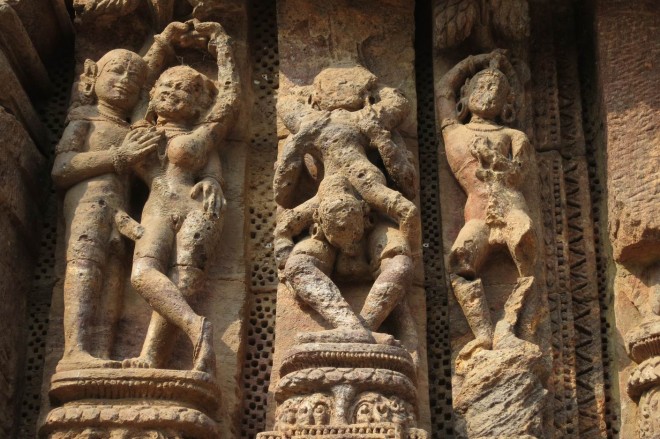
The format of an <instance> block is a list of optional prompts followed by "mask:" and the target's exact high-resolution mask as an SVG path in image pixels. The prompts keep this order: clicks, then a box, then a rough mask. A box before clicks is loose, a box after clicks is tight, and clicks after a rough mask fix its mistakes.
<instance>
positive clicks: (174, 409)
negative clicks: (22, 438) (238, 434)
mask: <svg viewBox="0 0 660 439" xmlns="http://www.w3.org/2000/svg"><path fill="white" fill-rule="evenodd" d="M115 430H120V431H122V432H123V433H126V434H127V435H126V436H122V437H159V438H166V439H182V438H186V439H188V438H190V439H215V438H218V437H220V432H219V430H218V427H217V424H216V422H215V421H213V420H212V419H211V418H209V417H208V416H206V415H205V414H203V413H201V412H199V411H197V410H195V409H191V408H189V407H182V406H178V405H172V404H169V405H166V404H155V405H154V404H132V403H126V404H121V403H117V404H104V403H102V402H98V401H90V402H80V403H71V404H66V405H65V406H63V407H58V408H56V409H54V410H52V411H51V412H50V413H49V414H48V417H47V418H46V421H45V423H44V424H43V425H42V427H41V429H40V431H39V436H40V437H42V438H50V439H64V438H78V437H81V438H82V437H95V438H100V439H105V438H110V437H117V436H114V435H113V433H112V432H113V431H115ZM153 432H157V433H158V434H159V435H158V436H147V434H149V433H153Z"/></svg>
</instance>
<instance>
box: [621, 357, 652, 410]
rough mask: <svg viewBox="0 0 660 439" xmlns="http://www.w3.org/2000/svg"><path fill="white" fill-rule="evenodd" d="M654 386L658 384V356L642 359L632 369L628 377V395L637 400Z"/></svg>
mask: <svg viewBox="0 0 660 439" xmlns="http://www.w3.org/2000/svg"><path fill="white" fill-rule="evenodd" d="M656 386H660V356H656V357H651V358H649V359H648V360H646V361H643V362H642V363H641V364H639V365H638V366H637V367H636V368H635V369H634V370H633V372H632V373H631V374H630V378H629V379H628V388H627V390H628V395H629V396H630V397H631V398H632V399H633V400H637V399H639V398H640V397H641V396H642V394H643V393H644V392H645V391H647V390H649V389H652V388H653V387H656Z"/></svg>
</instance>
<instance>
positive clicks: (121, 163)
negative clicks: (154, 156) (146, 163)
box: [113, 127, 162, 172]
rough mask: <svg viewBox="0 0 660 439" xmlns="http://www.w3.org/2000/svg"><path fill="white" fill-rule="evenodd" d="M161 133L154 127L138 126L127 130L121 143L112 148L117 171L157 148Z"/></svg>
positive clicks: (122, 169)
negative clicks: (129, 130)
mask: <svg viewBox="0 0 660 439" xmlns="http://www.w3.org/2000/svg"><path fill="white" fill-rule="evenodd" d="M161 136H162V133H160V132H158V131H156V128H155V127H151V128H139V129H136V130H133V131H131V132H129V133H128V134H127V135H126V137H125V138H124V141H123V142H122V144H121V145H120V146H119V147H117V148H115V149H114V158H113V160H114V164H115V168H116V170H117V172H122V171H124V170H125V169H124V168H126V167H129V166H131V165H133V164H135V163H137V162H139V161H141V160H142V159H144V158H145V157H146V156H147V155H149V154H150V153H151V152H153V151H155V150H156V148H158V143H159V142H160V138H161Z"/></svg>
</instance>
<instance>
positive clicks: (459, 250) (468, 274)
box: [449, 246, 477, 279]
mask: <svg viewBox="0 0 660 439" xmlns="http://www.w3.org/2000/svg"><path fill="white" fill-rule="evenodd" d="M473 260H474V254H473V251H472V250H471V249H469V248H467V247H465V246H460V247H456V248H454V249H453V250H452V251H451V253H450V254H449V272H450V273H452V274H456V275H458V276H461V277H463V278H465V279H474V278H475V277H476V276H477V270H476V268H475V266H474V264H473V262H472V261H473Z"/></svg>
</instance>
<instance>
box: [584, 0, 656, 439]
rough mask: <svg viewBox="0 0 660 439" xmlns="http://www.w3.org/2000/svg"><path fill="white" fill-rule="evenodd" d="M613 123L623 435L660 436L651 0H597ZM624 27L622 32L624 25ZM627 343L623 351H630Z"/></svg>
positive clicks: (611, 192)
mask: <svg viewBox="0 0 660 439" xmlns="http://www.w3.org/2000/svg"><path fill="white" fill-rule="evenodd" d="M596 20H597V35H598V37H597V42H598V55H599V60H600V63H599V74H600V79H601V87H602V96H603V104H604V114H605V121H606V125H607V154H606V158H605V160H606V164H607V166H606V167H607V170H606V172H607V191H608V197H607V217H608V225H609V238H610V241H611V245H612V252H613V258H614V261H615V262H616V265H615V267H614V268H613V271H612V274H611V275H612V277H613V279H612V281H613V289H614V311H615V320H616V327H617V333H618V334H620V337H621V338H618V339H617V340H613V342H615V343H616V345H617V356H618V364H617V365H618V368H619V387H620V397H621V437H626V438H638V437H639V438H652V437H658V435H660V423H659V419H660V418H659V417H658V405H659V404H660V396H659V395H660V368H659V366H658V365H659V364H660V345H659V344H658V339H659V337H660V211H659V209H660V204H659V203H658V184H660V183H659V177H658V169H659V164H660V161H659V159H658V151H659V150H660V128H659V127H658V125H657V121H658V120H660V90H659V89H658V87H657V82H658V79H659V78H660V51H659V50H658V44H657V42H658V39H660V27H658V21H659V20H660V11H658V8H657V4H656V3H655V2H652V1H641V0H640V1H629V2H626V1H616V0H605V1H601V2H598V7H597V10H596ZM624 29H625V31H622V30H624ZM624 347H625V351H624Z"/></svg>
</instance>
